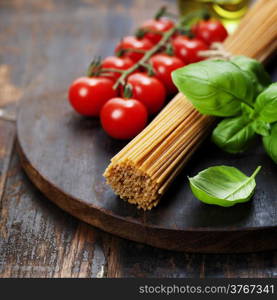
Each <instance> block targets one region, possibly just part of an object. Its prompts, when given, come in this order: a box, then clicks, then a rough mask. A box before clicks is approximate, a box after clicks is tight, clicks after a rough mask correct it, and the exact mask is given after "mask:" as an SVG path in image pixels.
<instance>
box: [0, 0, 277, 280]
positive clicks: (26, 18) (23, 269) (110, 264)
mask: <svg viewBox="0 0 277 300" xmlns="http://www.w3.org/2000/svg"><path fill="white" fill-rule="evenodd" d="M162 4H167V5H168V6H170V7H171V8H172V10H174V9H176V8H175V7H174V2H172V1H161V0H159V1H146V0H124V1H123V0H121V1H111V0H110V1H108V0H107V1H100V0H98V1H96V0H83V1H81V0H79V1H66V0H59V1H55V0H44V1H33V0H26V1H18V0H3V1H1V2H0V26H1V27H0V28H1V30H0V58H1V60H0V106H1V107H4V108H5V112H6V118H11V119H13V115H15V114H16V103H17V102H18V100H20V101H24V98H26V97H35V98H37V100H38V101H39V99H40V97H41V96H44V95H46V94H47V95H48V96H51V94H52V95H56V94H59V93H64V92H65V91H66V88H67V86H68V85H69V84H70V82H71V81H72V80H73V79H74V78H75V77H78V76H80V75H82V74H83V73H85V70H86V68H87V65H88V63H89V62H90V60H91V59H92V58H93V56H94V55H99V54H101V55H102V56H107V55H109V54H111V53H112V49H113V47H114V45H115V44H116V42H117V41H118V40H119V39H120V37H122V36H123V35H124V34H127V33H130V32H131V30H132V29H134V28H135V27H136V24H138V23H139V22H141V21H142V20H144V19H146V18H147V17H150V16H151V15H152V14H153V13H154V12H155V10H156V9H157V8H158V7H159V6H160V5H162ZM22 98H23V99H22ZM15 138H16V135H15V122H14V121H12V120H10V121H8V120H4V118H3V117H0V200H1V202H0V277H96V276H97V277H201V278H204V277H230V278H231V277H276V276H277V251H275V252H263V253H252V254H239V255H215V254H213V255H208V254H205V255H200V254H186V253H180V252H179V253H177V252H170V251H165V250H160V249H155V248H152V247H149V246H144V245H141V244H137V243H134V242H130V241H127V240H123V239H120V238H118V237H115V236H112V235H110V234H107V233H104V232H102V231H100V230H97V229H95V228H93V227H91V226H89V225H87V224H85V223H83V222H81V221H78V220H77V219H75V218H73V217H71V216H70V215H68V214H66V213H65V212H63V211H61V210H60V209H59V208H57V207H56V206H55V205H54V204H52V203H51V202H50V201H48V200H47V199H46V198H45V197H44V196H43V195H42V194H41V193H40V192H39V191H38V190H36V189H35V188H34V187H33V185H32V184H31V183H30V181H29V180H28V178H27V177H26V175H25V174H24V173H23V171H22V169H21V166H20V164H19V160H18V156H17V153H16V151H15V146H14V145H15Z"/></svg>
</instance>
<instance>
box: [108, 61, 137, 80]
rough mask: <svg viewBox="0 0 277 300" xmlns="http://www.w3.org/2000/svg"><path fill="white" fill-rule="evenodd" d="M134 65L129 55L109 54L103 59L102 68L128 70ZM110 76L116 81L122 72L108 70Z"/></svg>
mask: <svg viewBox="0 0 277 300" xmlns="http://www.w3.org/2000/svg"><path fill="white" fill-rule="evenodd" d="M133 65H134V62H133V61H132V60H131V59H130V58H129V57H117V56H108V57H106V58H105V59H104V60H103V61H102V68H107V69H118V70H127V69H129V68H130V67H132V66H133ZM107 73H108V74H109V76H108V78H109V79H112V80H114V81H116V80H117V79H118V78H119V77H120V75H121V74H120V73H117V72H107Z"/></svg>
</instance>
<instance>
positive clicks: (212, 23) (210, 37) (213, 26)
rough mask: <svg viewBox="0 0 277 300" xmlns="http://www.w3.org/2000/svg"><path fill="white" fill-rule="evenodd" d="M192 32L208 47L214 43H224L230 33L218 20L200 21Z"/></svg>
mask: <svg viewBox="0 0 277 300" xmlns="http://www.w3.org/2000/svg"><path fill="white" fill-rule="evenodd" d="M192 32H193V33H194V34H195V35H196V37H197V38H199V39H201V40H203V41H204V42H205V43H206V44H207V45H210V44H212V43H214V42H223V41H224V40H225V39H226V37H227V36H228V32H227V30H226V29H225V27H224V26H223V24H222V23H221V22H220V21H219V20H216V19H208V20H201V21H199V22H198V23H197V24H196V25H195V26H193V28H192Z"/></svg>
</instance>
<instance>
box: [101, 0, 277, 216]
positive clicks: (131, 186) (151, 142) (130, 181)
mask: <svg viewBox="0 0 277 300" xmlns="http://www.w3.org/2000/svg"><path fill="white" fill-rule="evenodd" d="M224 47H225V49H226V50H227V51H228V52H230V53H232V54H242V55H246V56H249V57H252V58H256V59H258V60H260V61H264V60H265V59H266V58H267V57H268V56H269V55H270V54H271V53H272V52H273V51H275V50H276V48H277V0H260V1H258V2H257V3H256V4H255V5H254V6H253V7H252V8H251V10H250V11H249V13H248V14H247V15H246V16H245V18H244V19H243V20H242V22H241V24H240V26H239V27H238V29H237V31H236V33H235V34H234V35H232V36H230V37H228V38H227V39H226V41H225V42H224ZM214 120H215V119H214V118H213V117H211V116H204V115H202V114H200V113H199V112H198V111H196V110H195V108H194V107H193V105H192V104H191V103H190V102H189V101H188V100H187V99H186V98H185V96H183V95H182V94H181V93H179V94H178V95H176V96H175V97H174V99H172V101H171V102H170V103H169V104H168V105H167V106H166V107H165V108H164V109H163V110H162V111H161V112H160V114H159V115H158V116H157V117H156V118H155V119H154V120H153V121H152V122H151V123H150V124H149V125H148V126H147V127H146V128H145V129H144V130H143V131H142V132H141V133H140V134H139V135H138V136H136V137H135V138H134V139H133V140H132V141H131V142H130V143H129V144H128V145H127V146H125V147H124V148H123V149H122V150H121V151H120V152H119V153H118V154H117V155H116V156H114V157H113V158H112V159H111V163H110V165H109V166H108V167H107V169H106V171H105V173H104V176H105V177H106V180H107V183H108V184H110V185H111V187H112V188H113V190H114V191H115V193H116V194H118V195H119V196H120V197H121V198H122V199H125V200H127V201H128V202H130V203H133V204H136V205H137V206H138V207H139V208H142V209H144V210H146V209H151V208H152V207H154V206H156V205H157V204H158V202H159V200H160V198H161V196H162V195H163V194H164V193H165V191H166V189H167V188H168V187H169V185H170V183H171V182H172V180H173V179H174V178H175V177H176V175H177V174H178V173H179V172H180V170H181V169H182V168H183V167H184V165H185V164H186V163H187V161H188V160H189V159H190V157H191V156H192V154H193V153H194V152H195V150H196V149H197V148H198V147H199V145H200V144H201V142H202V141H203V140H204V139H205V137H206V136H207V134H209V132H210V129H211V128H212V125H213V124H214Z"/></svg>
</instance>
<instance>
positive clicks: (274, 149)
mask: <svg viewBox="0 0 277 300" xmlns="http://www.w3.org/2000/svg"><path fill="white" fill-rule="evenodd" d="M263 144H264V148H265V151H266V152H267V154H268V155H269V156H270V157H271V159H272V160H273V161H274V162H275V163H276V164H277V123H275V124H274V125H273V126H272V129H271V134H270V135H269V136H265V137H263Z"/></svg>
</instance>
